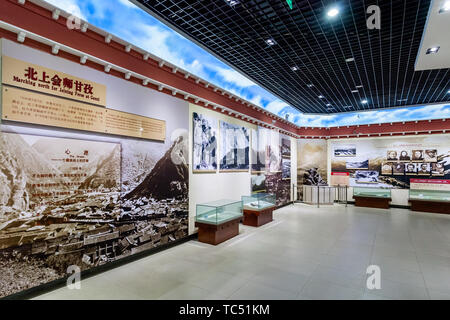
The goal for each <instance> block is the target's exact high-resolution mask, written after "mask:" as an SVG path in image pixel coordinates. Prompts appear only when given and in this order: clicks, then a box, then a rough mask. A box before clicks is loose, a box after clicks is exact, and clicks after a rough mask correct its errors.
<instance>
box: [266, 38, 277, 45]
mask: <svg viewBox="0 0 450 320" xmlns="http://www.w3.org/2000/svg"><path fill="white" fill-rule="evenodd" d="M266 43H267V44H268V45H269V46H274V45H276V44H277V42H276V41H275V39H274V38H270V39H267V40H266Z"/></svg>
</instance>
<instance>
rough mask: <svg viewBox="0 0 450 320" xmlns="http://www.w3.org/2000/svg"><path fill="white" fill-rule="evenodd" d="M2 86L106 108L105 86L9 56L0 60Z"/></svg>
mask: <svg viewBox="0 0 450 320" xmlns="http://www.w3.org/2000/svg"><path fill="white" fill-rule="evenodd" d="M2 82H3V84H7V85H11V86H15V87H20V88H23V89H28V90H33V91H37V92H41V93H47V94H51V95H55V96H59V97H63V98H69V99H73V100H77V101H81V102H86V103H90V104H95V105H100V106H106V86H104V85H102V84H99V83H95V82H92V81H89V80H86V79H81V78H77V77H74V76H72V75H69V74H66V73H63V72H59V71H55V70H52V69H48V68H45V67H42V66H39V65H35V64H32V63H29V62H25V61H21V60H17V59H14V58H11V57H8V56H3V57H2Z"/></svg>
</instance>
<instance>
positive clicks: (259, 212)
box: [242, 193, 277, 227]
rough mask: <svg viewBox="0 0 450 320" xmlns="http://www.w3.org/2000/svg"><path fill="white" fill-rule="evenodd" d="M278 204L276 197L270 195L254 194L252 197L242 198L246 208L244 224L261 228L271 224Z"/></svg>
mask: <svg viewBox="0 0 450 320" xmlns="http://www.w3.org/2000/svg"><path fill="white" fill-rule="evenodd" d="M276 203H277V199H276V196H275V195H274V194H270V193H254V194H252V195H251V196H242V204H243V208H244V219H243V220H242V223H243V224H245V225H247V226H252V227H259V226H262V225H264V224H266V223H269V222H271V221H272V220H273V210H275V208H276Z"/></svg>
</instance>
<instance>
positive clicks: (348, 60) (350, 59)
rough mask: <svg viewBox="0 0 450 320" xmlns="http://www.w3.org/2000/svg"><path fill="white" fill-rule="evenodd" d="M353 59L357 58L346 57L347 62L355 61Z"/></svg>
mask: <svg viewBox="0 0 450 320" xmlns="http://www.w3.org/2000/svg"><path fill="white" fill-rule="evenodd" d="M353 61H355V58H353V57H352V58H348V59H345V62H353Z"/></svg>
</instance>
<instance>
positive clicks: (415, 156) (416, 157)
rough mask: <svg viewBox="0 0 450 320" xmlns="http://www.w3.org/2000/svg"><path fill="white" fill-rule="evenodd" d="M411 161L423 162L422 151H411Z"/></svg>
mask: <svg viewBox="0 0 450 320" xmlns="http://www.w3.org/2000/svg"><path fill="white" fill-rule="evenodd" d="M412 161H419V162H422V161H423V150H413V151H412Z"/></svg>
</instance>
